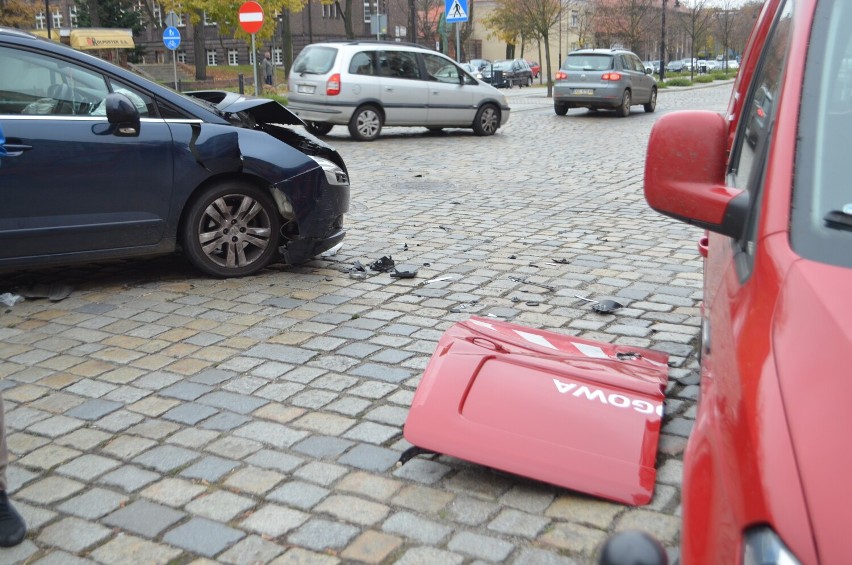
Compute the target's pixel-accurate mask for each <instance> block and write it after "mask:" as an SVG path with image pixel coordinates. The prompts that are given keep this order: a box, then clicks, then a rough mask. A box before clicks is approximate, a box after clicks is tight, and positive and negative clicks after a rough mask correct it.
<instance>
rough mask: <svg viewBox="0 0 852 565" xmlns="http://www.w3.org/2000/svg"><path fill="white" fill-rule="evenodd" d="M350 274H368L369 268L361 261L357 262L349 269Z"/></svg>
mask: <svg viewBox="0 0 852 565" xmlns="http://www.w3.org/2000/svg"><path fill="white" fill-rule="evenodd" d="M349 272H350V273H366V272H367V268H366V267H364V265H363V264H362V263H361V261H355V262H354V263H352V267H350V268H349Z"/></svg>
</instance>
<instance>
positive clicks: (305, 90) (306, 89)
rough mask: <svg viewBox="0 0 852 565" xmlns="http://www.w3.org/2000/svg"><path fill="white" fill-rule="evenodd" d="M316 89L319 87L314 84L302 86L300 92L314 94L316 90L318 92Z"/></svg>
mask: <svg viewBox="0 0 852 565" xmlns="http://www.w3.org/2000/svg"><path fill="white" fill-rule="evenodd" d="M316 88H317V87H316V86H314V85H313V84H300V85H299V92H300V93H302V94H313V93H314V90H316Z"/></svg>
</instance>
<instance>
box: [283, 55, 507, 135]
mask: <svg viewBox="0 0 852 565" xmlns="http://www.w3.org/2000/svg"><path fill="white" fill-rule="evenodd" d="M288 88H289V93H288V104H287V107H288V108H289V109H290V110H291V111H292V112H293V113H295V114H296V115H297V116H299V117H300V118H301V119H302V120H304V121H305V123H306V124H307V127H308V130H309V131H311V132H312V133H314V134H317V135H324V134H327V133H328V132H329V131H331V128H332V127H334V126H335V125H344V126H348V128H349V133H350V135H351V136H352V138H353V139H356V140H359V141H372V140H374V139H376V138H377V137H378V136H379V134H380V133H381V131H382V128H383V127H385V126H420V127H426V128H428V129H430V130H434V131H437V130H441V129H443V128H472V129H473V131H474V133H476V134H477V135H493V134H494V133H495V132H496V131H497V129H498V128H499V127H500V126H502V125H503V124H505V123H506V122H507V121H508V120H509V104H508V102H507V101H506V97H505V96H504V95H503V94H502V93H500V91H498V90H497V89H496V88H494V87H492V86H490V85H488V84H485V83H483V82H481V81H479V80H477V79H475V78H474V77H473V76H471V75H470V74H469V73H468V72H467V71H465V70H463V69H462V68H461V66H459V65H458V64H457V63H456V62H455V61H453V60H452V59H450V58H449V57H446V56H445V55H442V54H441V53H438V52H435V51H431V50H429V49H425V48H422V47H418V46H414V45H408V44H401V43H393V42H378V41H352V42H340V43H315V44H312V45H308V46H307V47H305V48H304V49H303V50H302V52H301V53H299V56H298V57H296V60H295V61H294V62H293V68H292V69H291V70H290V77H289V81H288Z"/></svg>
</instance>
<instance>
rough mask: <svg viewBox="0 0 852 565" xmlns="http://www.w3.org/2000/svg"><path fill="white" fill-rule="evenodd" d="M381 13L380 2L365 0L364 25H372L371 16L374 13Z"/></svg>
mask: <svg viewBox="0 0 852 565" xmlns="http://www.w3.org/2000/svg"><path fill="white" fill-rule="evenodd" d="M374 12H375V13H376V14H378V13H379V2H378V0H373V1H372V2H370V1H369V0H364V23H365V24H368V23H370V15H371V14H372V13H374Z"/></svg>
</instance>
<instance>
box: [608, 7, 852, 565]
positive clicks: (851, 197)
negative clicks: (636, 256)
mask: <svg viewBox="0 0 852 565" xmlns="http://www.w3.org/2000/svg"><path fill="white" fill-rule="evenodd" d="M851 26H852V2H841V1H833V0H766V3H765V5H764V7H763V9H762V12H761V14H760V16H759V18H758V19H757V20H756V21H755V26H754V29H753V31H752V35H751V38H750V40H749V47H748V49H747V51H746V54H745V57H744V61H743V66H742V68H741V70H740V75H739V78H738V82H737V83H735V86H734V92H733V95H732V98H731V102H730V104H729V107H728V111H727V112H726V114H725V115H720V114H716V113H712V112H706V111H687V112H679V113H671V114H668V115H666V116H663V117H662V118H660V119H659V120H658V121H657V123H656V124H655V126H654V129H653V130H652V133H651V137H650V140H649V144H648V152H647V161H646V168H645V197H646V199H647V201H648V203H649V204H650V205H651V207H653V208H654V209H655V210H657V211H659V212H662V213H663V214H666V215H668V216H671V217H673V218H676V219H678V220H680V221H683V222H686V223H688V224H691V225H694V226H697V227H700V228H703V229H705V230H707V235H705V236H704V237H702V238H701V239H700V241H699V243H698V248H699V251H700V253H701V254H702V255H703V256H704V257H705V258H706V259H705V265H704V303H703V310H702V311H703V331H702V344H701V346H700V347H701V394H700V399H699V403H698V412H697V416H696V421H695V426H694V428H693V430H692V434H691V436H690V438H689V443H688V446H687V449H686V452H685V455H684V472H683V475H684V476H683V485H682V511H683V525H682V529H681V539H680V541H681V549H680V558H681V563H683V564H684V565H691V564H714V565H715V564H722V563H725V564H728V563H731V564H733V563H743V564H747V565H748V564H752V563H754V564H768V563H778V564H780V563H785V564H816V563H829V564H834V563H850V561H852V536H850V535H849V531H848V527H849V525H850V524H852V488H850V486H849V480H850V477H852V449H850V448H849V447H850V446H849V444H848V443H846V440H844V439H843V438H844V437H847V436H846V434H847V433H850V431H852V410H850V407H849V404H850V402H852V371H850V369H849V368H848V367H846V365H845V361H844V360H843V359H844V357H843V355H845V354H847V353H849V352H852V188H850V184H849V168H848V163H849V161H850V151H851V150H852V149H850V148H852V36H850V35H849V33H848V32H847V31H846V30H848V29H850V27H851ZM835 434H837V435H835ZM614 541H615V538H613V540H610V542H611V543H610V544H609V546H610V547H609V548H605V549H604V552H603V553H604V554H606V556H607V557H612V555H613V554H612V553H610V554H607V551H608V549H611V548H612V546H613V543H612V542H614Z"/></svg>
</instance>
